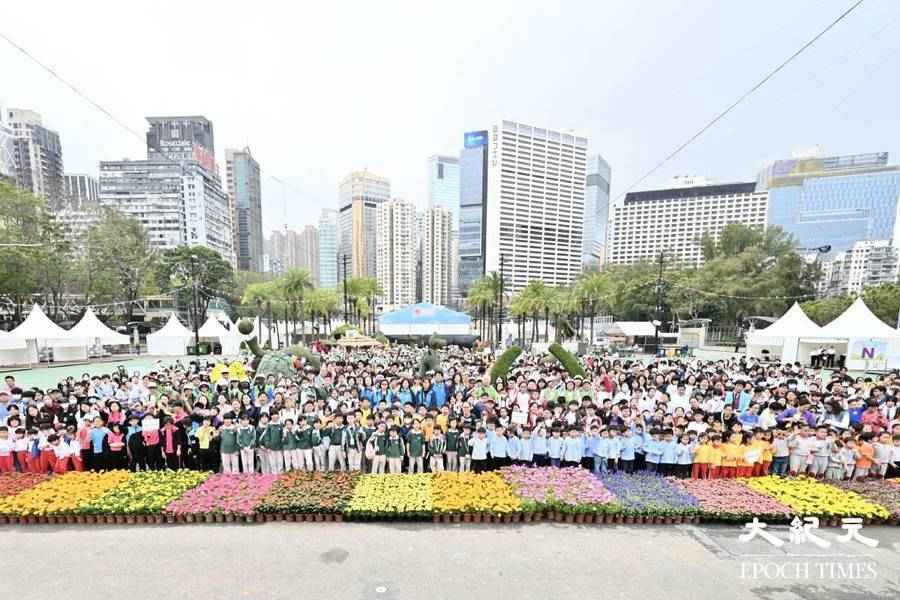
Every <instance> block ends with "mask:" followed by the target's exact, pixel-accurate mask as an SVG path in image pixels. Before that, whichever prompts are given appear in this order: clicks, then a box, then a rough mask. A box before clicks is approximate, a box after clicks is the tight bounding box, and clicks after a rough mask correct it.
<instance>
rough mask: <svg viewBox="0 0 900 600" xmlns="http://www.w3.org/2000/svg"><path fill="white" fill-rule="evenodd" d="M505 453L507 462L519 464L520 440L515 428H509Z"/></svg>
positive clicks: (520, 453)
mask: <svg viewBox="0 0 900 600" xmlns="http://www.w3.org/2000/svg"><path fill="white" fill-rule="evenodd" d="M506 454H507V455H508V456H509V464H512V465H517V464H519V463H520V462H521V461H520V457H521V455H522V441H521V440H520V439H519V437H518V436H517V435H516V432H515V430H513V429H510V430H509V437H508V438H507V439H506Z"/></svg>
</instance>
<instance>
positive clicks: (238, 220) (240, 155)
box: [210, 131, 263, 271]
mask: <svg viewBox="0 0 900 600" xmlns="http://www.w3.org/2000/svg"><path fill="white" fill-rule="evenodd" d="M211 135H212V131H210V136H211ZM225 181H226V184H225V189H226V190H228V201H229V204H230V207H231V222H232V227H233V229H234V243H233V246H234V255H235V261H236V262H237V265H236V266H237V268H238V269H240V270H242V271H261V270H262V254H263V229H262V187H261V185H260V175H259V163H258V162H256V160H255V159H254V158H253V156H252V155H251V154H250V148H244V149H243V150H235V149H233V148H227V149H226V150H225Z"/></svg>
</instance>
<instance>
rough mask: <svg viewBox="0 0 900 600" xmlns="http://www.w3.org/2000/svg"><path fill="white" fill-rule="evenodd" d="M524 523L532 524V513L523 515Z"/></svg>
mask: <svg viewBox="0 0 900 600" xmlns="http://www.w3.org/2000/svg"><path fill="white" fill-rule="evenodd" d="M522 522H524V523H531V513H525V514H523V515H522Z"/></svg>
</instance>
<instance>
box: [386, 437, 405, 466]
mask: <svg viewBox="0 0 900 600" xmlns="http://www.w3.org/2000/svg"><path fill="white" fill-rule="evenodd" d="M404 451H405V448H404V447H403V439H402V438H401V437H400V428H399V427H397V426H396V425H395V426H394V427H391V432H390V434H389V435H388V439H387V442H386V443H385V446H384V456H385V459H386V460H387V466H388V471H389V472H390V473H400V472H402V469H403V454H404Z"/></svg>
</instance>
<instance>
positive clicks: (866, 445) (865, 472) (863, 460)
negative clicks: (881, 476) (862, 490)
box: [853, 431, 875, 481]
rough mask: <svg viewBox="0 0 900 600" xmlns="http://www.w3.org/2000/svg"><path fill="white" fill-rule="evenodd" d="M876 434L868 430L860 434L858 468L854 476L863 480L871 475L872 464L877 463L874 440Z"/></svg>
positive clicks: (857, 457) (857, 454) (857, 451)
mask: <svg viewBox="0 0 900 600" xmlns="http://www.w3.org/2000/svg"><path fill="white" fill-rule="evenodd" d="M874 438H875V434H874V433H872V432H871V431H867V432H865V433H863V434H861V435H860V436H859V446H858V448H857V450H856V470H855V471H854V472H853V478H854V479H856V480H857V481H862V480H863V479H865V478H866V477H868V476H869V472H870V471H871V469H872V465H873V464H875V446H873V445H872V440H873V439H874Z"/></svg>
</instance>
